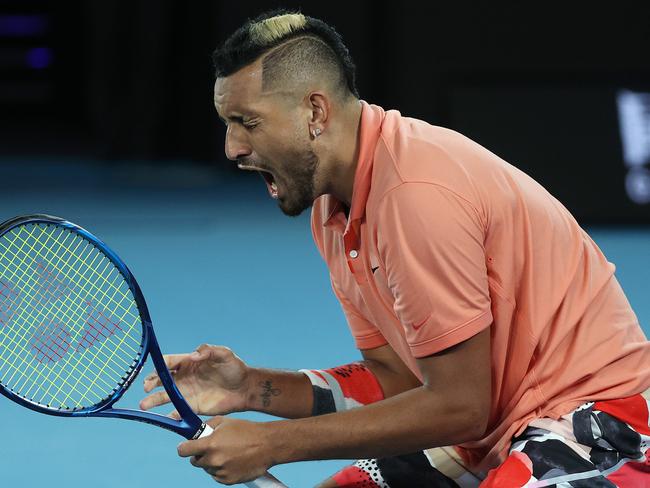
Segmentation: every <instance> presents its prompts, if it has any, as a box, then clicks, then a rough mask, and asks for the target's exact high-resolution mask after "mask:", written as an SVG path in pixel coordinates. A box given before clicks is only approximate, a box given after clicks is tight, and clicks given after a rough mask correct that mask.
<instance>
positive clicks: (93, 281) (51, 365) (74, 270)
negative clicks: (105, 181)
mask: <svg viewBox="0 0 650 488" xmlns="http://www.w3.org/2000/svg"><path fill="white" fill-rule="evenodd" d="M141 342H142V322H141V318H140V315H139V311H138V309H137V305H136V303H135V299H134V298H133V295H132V293H131V290H130V288H129V286H128V284H127V283H126V282H125V278H124V277H123V275H122V274H121V273H120V272H119V270H118V269H117V268H116V267H115V266H114V265H113V263H112V261H111V260H110V259H108V257H106V256H105V255H104V254H103V253H102V252H101V251H100V250H98V249H97V248H96V247H95V246H94V245H93V244H92V243H90V242H89V241H87V240H86V239H85V238H84V237H83V236H81V235H79V234H78V233H76V232H73V231H70V230H68V229H64V228H61V227H58V226H53V225H45V224H29V225H23V226H19V227H17V228H15V229H12V231H11V232H9V233H7V234H5V235H3V236H2V237H0V382H1V383H2V384H3V385H5V386H6V387H8V388H10V389H11V390H12V391H14V393H16V394H18V395H20V396H22V397H23V398H26V399H28V400H30V401H34V402H37V403H40V404H43V405H46V406H50V407H53V408H59V409H66V410H67V409H80V408H89V407H91V406H93V405H95V404H97V403H100V402H101V401H103V400H105V399H106V398H108V397H110V396H111V394H112V393H113V392H114V391H115V390H116V389H117V388H118V387H119V385H120V384H121V383H122V382H123V381H124V380H125V378H126V377H127V376H128V375H129V374H130V373H131V371H132V370H133V367H134V366H135V364H136V363H137V361H138V359H139V357H140V355H141V354H142V344H141Z"/></svg>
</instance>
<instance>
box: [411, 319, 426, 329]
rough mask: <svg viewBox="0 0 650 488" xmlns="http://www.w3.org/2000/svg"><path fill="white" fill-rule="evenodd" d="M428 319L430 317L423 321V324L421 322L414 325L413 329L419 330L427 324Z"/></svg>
mask: <svg viewBox="0 0 650 488" xmlns="http://www.w3.org/2000/svg"><path fill="white" fill-rule="evenodd" d="M428 319H429V317H427V318H426V319H424V320H423V321H422V322H420V323H419V324H413V329H415V330H418V329H419V328H420V327H422V326H423V325H424V324H425V322H426V321H427V320H428Z"/></svg>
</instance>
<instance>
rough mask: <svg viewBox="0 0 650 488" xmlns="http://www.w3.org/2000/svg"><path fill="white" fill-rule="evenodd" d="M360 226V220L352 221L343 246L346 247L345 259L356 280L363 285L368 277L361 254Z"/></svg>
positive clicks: (344, 236)
mask: <svg viewBox="0 0 650 488" xmlns="http://www.w3.org/2000/svg"><path fill="white" fill-rule="evenodd" d="M360 226H361V222H360V221H359V220H356V221H354V222H351V223H350V226H349V227H348V229H347V230H346V231H345V233H344V234H343V247H344V249H345V259H346V261H347V263H348V268H349V269H350V272H351V273H352V276H354V280H355V281H356V282H357V284H358V285H363V284H365V283H366V280H367V278H366V273H365V267H364V260H363V256H362V255H361V254H362V250H361V241H360V239H359V235H360Z"/></svg>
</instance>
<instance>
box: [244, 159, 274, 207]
mask: <svg viewBox="0 0 650 488" xmlns="http://www.w3.org/2000/svg"><path fill="white" fill-rule="evenodd" d="M237 166H238V167H239V169H244V170H248V171H257V172H258V173H259V175H260V176H261V177H262V179H263V180H264V183H266V188H267V190H268V192H269V195H271V198H275V199H277V198H278V185H277V183H276V182H275V177H274V176H273V173H271V172H270V171H267V170H265V169H262V168H257V167H255V166H245V165H243V164H239V165H237Z"/></svg>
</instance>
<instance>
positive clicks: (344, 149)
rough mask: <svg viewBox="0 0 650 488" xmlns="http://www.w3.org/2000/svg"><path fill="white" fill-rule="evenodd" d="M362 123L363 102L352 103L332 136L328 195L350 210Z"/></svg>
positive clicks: (343, 111) (347, 107)
mask: <svg viewBox="0 0 650 488" xmlns="http://www.w3.org/2000/svg"><path fill="white" fill-rule="evenodd" d="M360 122H361V102H359V101H358V100H354V101H353V102H350V103H349V104H347V105H346V106H344V108H343V109H342V112H341V118H340V123H338V124H337V127H336V128H333V129H334V130H333V131H332V133H331V134H330V136H331V138H330V140H331V144H332V153H331V157H330V158H328V159H329V160H330V164H329V165H328V166H329V168H330V171H329V175H328V176H329V178H328V179H329V180H330V181H329V183H330V184H329V185H328V191H327V193H330V194H332V195H334V197H336V199H337V200H339V201H341V202H342V203H344V204H345V205H346V206H347V207H348V208H349V207H350V204H351V202H352V189H353V185H354V174H355V172H356V169H357V163H358V159H359V125H360Z"/></svg>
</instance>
